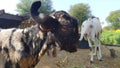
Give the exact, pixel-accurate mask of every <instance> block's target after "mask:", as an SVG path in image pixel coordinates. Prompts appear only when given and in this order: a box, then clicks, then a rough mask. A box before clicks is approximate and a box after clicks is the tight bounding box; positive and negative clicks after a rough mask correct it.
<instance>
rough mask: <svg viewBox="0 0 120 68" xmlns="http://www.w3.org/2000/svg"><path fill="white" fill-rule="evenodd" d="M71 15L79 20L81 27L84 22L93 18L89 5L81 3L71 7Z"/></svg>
mask: <svg viewBox="0 0 120 68" xmlns="http://www.w3.org/2000/svg"><path fill="white" fill-rule="evenodd" d="M69 12H70V14H71V15H72V16H73V17H75V18H76V19H77V20H78V24H79V26H81V24H82V22H83V21H84V20H86V19H87V18H88V17H90V16H91V11H90V7H89V5H88V4H83V3H79V4H76V5H73V6H71V8H70V10H69Z"/></svg>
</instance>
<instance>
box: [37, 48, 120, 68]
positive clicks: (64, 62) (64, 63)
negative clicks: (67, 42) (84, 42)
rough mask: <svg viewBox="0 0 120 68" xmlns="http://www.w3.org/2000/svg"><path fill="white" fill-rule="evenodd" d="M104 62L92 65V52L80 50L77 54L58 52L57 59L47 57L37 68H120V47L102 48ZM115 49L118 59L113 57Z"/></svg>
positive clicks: (95, 60)
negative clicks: (111, 51)
mask: <svg viewBox="0 0 120 68" xmlns="http://www.w3.org/2000/svg"><path fill="white" fill-rule="evenodd" d="M101 49H102V55H103V60H102V61H99V60H97V58H95V59H94V63H90V50H89V49H78V51H77V52H75V53H68V52H65V51H59V50H58V51H57V57H52V56H48V55H45V56H44V57H43V58H42V59H41V61H40V62H39V63H38V65H37V66H36V67H35V68H120V47H113V46H112V47H110V46H101ZM109 49H114V50H115V54H116V57H114V58H113V57H111V54H110V50H109Z"/></svg>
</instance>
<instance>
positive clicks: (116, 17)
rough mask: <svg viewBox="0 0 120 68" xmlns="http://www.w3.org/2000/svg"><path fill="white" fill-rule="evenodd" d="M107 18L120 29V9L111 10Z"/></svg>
mask: <svg viewBox="0 0 120 68" xmlns="http://www.w3.org/2000/svg"><path fill="white" fill-rule="evenodd" d="M106 20H107V22H108V23H110V24H111V25H112V26H113V29H120V10H115V11H112V12H110V14H109V16H108V17H107V18H106Z"/></svg>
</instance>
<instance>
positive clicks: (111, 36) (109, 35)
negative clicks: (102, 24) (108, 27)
mask: <svg viewBox="0 0 120 68" xmlns="http://www.w3.org/2000/svg"><path fill="white" fill-rule="evenodd" d="M101 42H102V43H103V44H115V45H116V44H120V31H119V30H117V31H110V32H108V31H105V32H103V33H102V35H101Z"/></svg>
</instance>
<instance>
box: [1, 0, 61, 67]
mask: <svg viewBox="0 0 120 68" xmlns="http://www.w3.org/2000/svg"><path fill="white" fill-rule="evenodd" d="M36 4H37V5H36ZM35 6H36V7H37V6H38V7H40V6H41V2H40V1H36V2H34V3H33V4H32V6H31V15H32V17H34V18H33V19H37V17H36V18H35V16H34V13H37V12H34V9H36V8H34V7H35ZM38 21H39V22H38ZM57 23H58V21H57V20H56V19H53V18H52V17H50V16H49V15H45V14H43V13H42V14H40V16H39V20H37V24H36V25H35V26H32V27H30V28H25V29H18V28H11V29H0V35H1V36H0V50H1V53H2V54H3V55H4V56H5V58H4V61H5V62H4V64H3V68H34V67H35V65H36V64H37V63H38V62H39V61H40V59H41V57H42V56H43V55H44V54H45V53H46V52H47V50H48V49H49V47H51V45H50V44H51V43H52V41H50V39H49V37H50V38H51V37H52V39H54V37H53V35H52V33H51V32H53V31H54V32H55V30H56V29H57V25H56V24H57ZM54 24H55V25H54ZM58 24H59V23H58ZM54 42H55V40H54Z"/></svg>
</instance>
